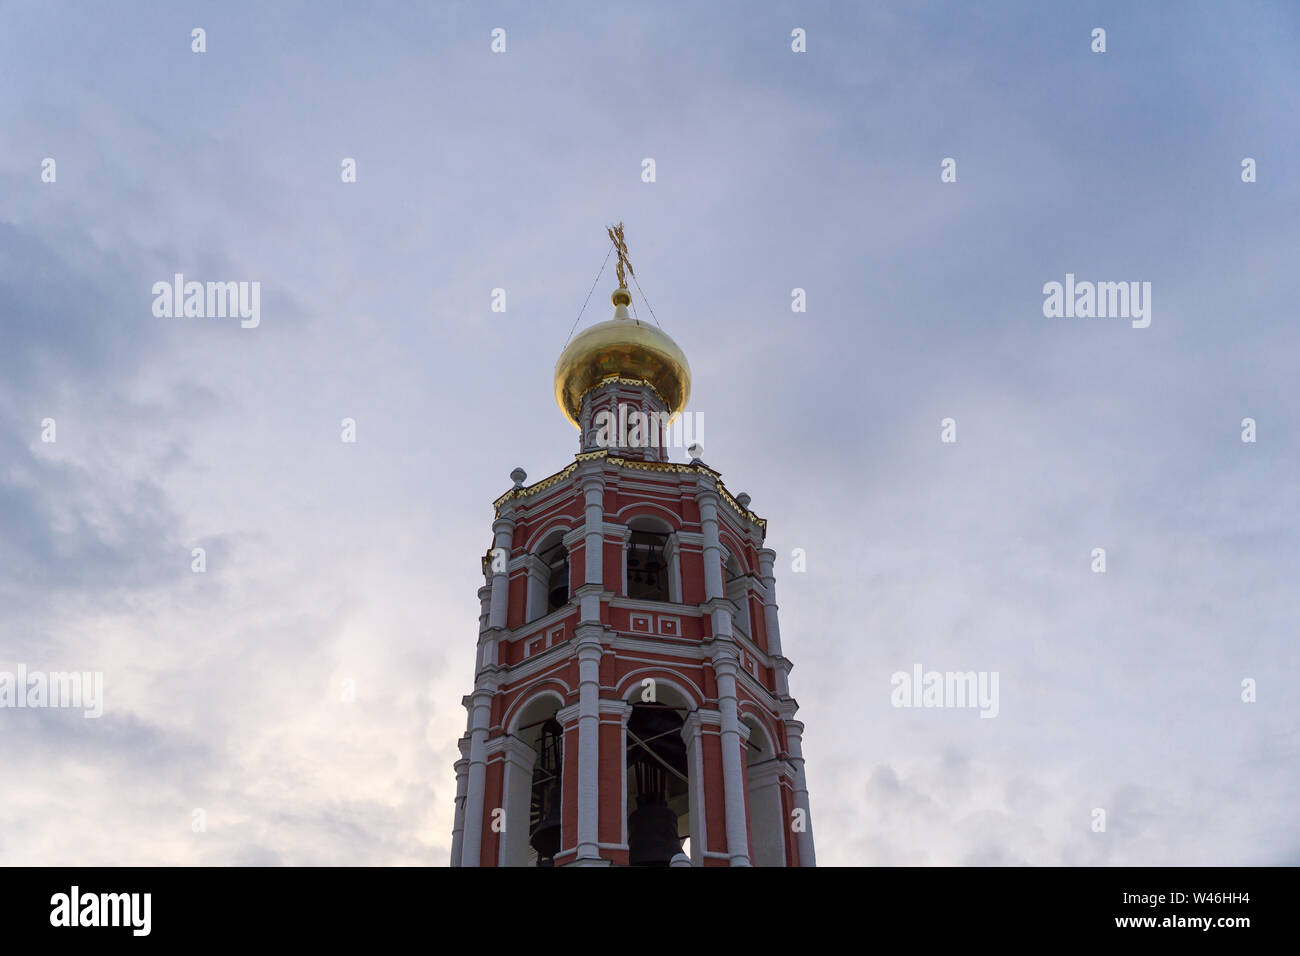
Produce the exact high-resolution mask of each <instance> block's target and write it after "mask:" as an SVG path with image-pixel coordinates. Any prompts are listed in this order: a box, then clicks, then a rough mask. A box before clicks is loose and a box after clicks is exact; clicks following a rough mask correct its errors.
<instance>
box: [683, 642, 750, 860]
mask: <svg viewBox="0 0 1300 956" xmlns="http://www.w3.org/2000/svg"><path fill="white" fill-rule="evenodd" d="M734 654H735V652H734V651H733V650H731V648H729V647H727V648H725V649H723V648H720V649H719V651H718V652H717V653H715V656H714V658H713V672H714V673H715V674H716V675H717V678H718V713H719V714H720V715H721V716H722V786H723V793H724V795H725V798H726V810H727V812H726V821H727V855H728V856H729V857H730V858H731V865H732V866H749V865H750V862H749V836H748V834H747V832H746V828H745V777H744V769H743V768H742V766H741V762H740V756H741V755H740V748H741V746H742V744H743V740H742V737H741V730H740V717H739V714H738V712H737V706H736V674H737V672H738V671H739V670H740V666H739V664H737V663H736V659H735V656H734ZM693 846H694V844H692V847H693Z"/></svg>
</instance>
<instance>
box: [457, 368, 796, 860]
mask: <svg viewBox="0 0 1300 956" xmlns="http://www.w3.org/2000/svg"><path fill="white" fill-rule="evenodd" d="M619 405H624V406H628V407H631V408H635V409H639V410H642V411H649V412H656V411H664V410H665V409H664V403H663V401H662V400H661V399H660V398H659V396H658V394H657V393H656V392H655V390H654V389H653V388H652V387H650V386H649V385H647V384H646V383H644V382H639V381H636V380H634V379H627V378H611V379H609V380H608V381H606V382H604V383H602V384H601V385H599V386H598V387H596V388H593V389H592V390H591V391H590V392H588V393H587V395H586V396H584V397H583V399H582V412H581V421H580V429H581V433H582V438H581V440H580V451H579V453H578V455H577V456H576V457H575V460H574V461H573V463H572V464H570V465H569V466H568V467H567V468H565V469H563V470H562V471H560V472H558V473H557V474H554V475H552V476H550V477H549V478H546V479H545V480H543V481H540V482H538V483H535V484H533V485H527V486H526V485H525V484H524V483H523V482H524V480H525V478H526V475H524V474H523V472H522V471H518V470H517V471H516V472H515V473H514V474H513V476H512V477H514V479H515V486H514V487H513V488H512V489H511V490H510V491H508V492H506V493H505V494H504V495H502V496H501V498H499V499H498V500H497V501H496V502H495V508H496V520H495V521H494V522H493V526H492V530H493V535H494V539H493V546H492V548H491V549H490V550H489V551H488V554H487V555H486V557H485V558H484V562H483V566H484V572H485V579H486V583H485V585H484V587H483V588H481V589H480V591H479V598H480V602H481V613H480V618H479V638H478V657H477V665H476V669H475V670H476V672H475V675H474V690H473V692H472V693H471V694H470V695H469V696H467V697H466V698H465V699H464V703H465V706H466V708H467V710H468V711H469V719H468V726H467V730H466V733H465V735H464V736H463V737H462V738H461V741H460V751H461V759H460V760H459V761H457V762H456V765H455V770H456V814H455V826H454V831H453V838H452V851H451V863H452V865H453V866H510V865H520V866H527V865H535V864H536V861H537V858H538V856H537V853H536V852H535V850H534V849H533V847H532V846H531V845H530V808H532V801H533V799H534V789H535V787H537V786H538V783H537V780H538V779H539V778H538V775H537V767H538V761H539V742H538V741H539V734H540V728H541V727H542V726H543V725H546V726H549V727H552V728H554V727H556V723H558V726H559V727H561V728H562V734H563V736H562V743H563V746H562V749H561V750H560V752H559V753H560V756H559V757H558V758H557V759H558V761H559V772H558V778H559V779H558V781H554V779H553V778H552V782H553V783H556V784H557V786H558V790H557V792H558V794H559V810H558V820H559V825H558V848H557V849H556V851H555V852H554V856H553V862H554V865H557V866H565V865H597V866H599V865H606V866H607V865H628V864H629V814H630V813H631V811H632V810H633V809H634V807H635V805H634V801H633V799H632V791H633V790H638V791H639V789H640V788H639V785H638V784H637V782H636V781H637V779H638V778H637V777H636V776H635V775H633V772H632V769H631V768H630V767H629V760H630V759H631V758H632V757H635V756H636V755H637V752H638V745H639V744H640V745H642V746H641V747H640V750H642V751H648V750H649V749H651V747H652V746H653V745H654V744H653V742H652V741H650V740H648V739H647V740H645V741H643V740H642V738H641V737H639V736H636V734H635V732H629V720H631V721H632V722H633V726H643V725H641V724H638V723H637V722H636V721H637V719H638V718H637V717H635V716H634V708H637V707H638V706H645V705H646V704H647V702H653V706H656V707H658V708H660V709H661V710H666V711H671V714H672V715H674V716H673V717H672V718H671V720H672V721H673V723H672V726H673V727H674V728H677V729H674V730H672V734H674V735H675V734H678V733H679V734H680V737H681V741H680V744H678V743H677V742H676V741H674V742H673V743H674V745H675V746H678V747H679V749H680V746H681V745H682V744H684V758H683V759H682V763H680V764H676V765H674V767H668V763H667V762H665V761H664V760H662V759H660V758H658V757H655V758H653V759H652V760H650V761H649V762H650V764H651V766H656V765H658V764H663V765H664V766H665V767H666V768H668V769H666V770H664V771H663V773H664V774H665V776H666V777H670V783H671V790H670V795H669V797H668V798H667V799H668V801H669V804H670V805H671V807H672V810H671V813H672V814H674V815H676V818H677V825H678V836H679V838H681V839H682V841H683V844H684V850H685V852H686V855H685V856H684V857H677V858H676V859H675V860H674V862H673V863H672V865H677V866H682V865H688V864H687V860H688V859H689V865H693V866H813V865H815V856H814V851H813V835H812V822H811V815H810V811H809V805H808V790H807V785H806V782H805V778H804V761H803V755H802V734H803V725H802V724H801V723H800V722H799V721H798V720H796V719H795V711H796V710H797V704H796V703H795V700H794V698H792V697H791V696H790V692H789V686H788V674H789V671H790V666H791V665H790V662H789V661H788V660H787V659H786V658H785V657H784V656H783V654H782V650H781V632H780V627H779V625H778V623H777V603H776V582H775V578H774V575H773V565H774V563H775V558H776V554H775V553H774V552H773V551H771V550H770V549H768V548H765V547H764V536H765V532H766V523H765V522H764V521H763V520H762V519H760V518H758V517H757V516H756V515H755V514H754V513H753V512H752V511H750V510H749V508H748V504H749V499H748V497H747V496H745V495H740V496H733V495H732V494H730V493H729V492H728V491H727V489H726V488H725V487H724V486H723V484H722V481H721V478H720V475H719V474H718V473H717V472H715V471H713V470H711V469H710V468H708V467H707V466H706V465H704V464H703V463H702V462H701V461H699V460H698V459H695V460H693V461H692V462H691V463H689V464H676V463H672V462H670V461H668V460H667V455H666V453H665V451H664V449H663V447H662V436H660V438H659V440H658V442H657V443H655V444H649V445H645V446H643V447H635V448H629V447H599V446H600V444H601V442H600V441H599V440H598V437H597V431H598V429H597V428H596V427H595V422H597V421H598V420H599V419H597V418H596V416H597V413H598V412H599V411H601V410H606V411H615V410H617V408H618V406H619ZM647 556H648V557H647ZM646 567H653V568H655V569H656V570H655V571H653V572H651V573H647V572H646V571H645V568H646ZM648 581H653V584H647V583H646V582H648ZM551 719H553V720H554V721H555V722H556V723H547V722H548V721H550V720H551ZM678 722H679V723H678ZM660 736H662V735H660ZM661 812H662V811H661ZM533 825H535V821H534V822H533ZM674 849H675V848H674Z"/></svg>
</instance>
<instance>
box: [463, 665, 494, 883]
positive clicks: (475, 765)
mask: <svg viewBox="0 0 1300 956" xmlns="http://www.w3.org/2000/svg"><path fill="white" fill-rule="evenodd" d="M492 693H493V691H492V689H490V688H488V687H478V688H475V690H474V693H473V694H471V695H470V701H471V703H470V707H471V710H470V739H469V782H468V785H467V787H466V792H465V847H464V851H463V852H462V854H461V866H478V865H479V862H480V856H481V854H482V851H483V795H484V792H485V790H486V787H487V739H488V726H489V723H490V721H491V719H492Z"/></svg>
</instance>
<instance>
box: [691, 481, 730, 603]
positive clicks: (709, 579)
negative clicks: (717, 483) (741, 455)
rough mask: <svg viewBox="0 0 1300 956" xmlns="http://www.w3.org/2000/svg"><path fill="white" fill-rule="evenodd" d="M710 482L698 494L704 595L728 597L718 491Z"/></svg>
mask: <svg viewBox="0 0 1300 956" xmlns="http://www.w3.org/2000/svg"><path fill="white" fill-rule="evenodd" d="M711 484H712V483H711V481H710V484H708V485H705V484H701V487H700V491H699V493H698V494H697V495H696V498H697V500H698V501H699V503H700V527H701V529H702V531H703V537H704V597H705V600H708V601H712V600H713V599H714V598H720V597H726V596H727V594H726V590H725V589H724V588H723V585H722V545H721V544H720V543H719V541H718V502H719V500H720V499H719V498H718V493H717V492H716V491H714V490H713V488H712V486H711Z"/></svg>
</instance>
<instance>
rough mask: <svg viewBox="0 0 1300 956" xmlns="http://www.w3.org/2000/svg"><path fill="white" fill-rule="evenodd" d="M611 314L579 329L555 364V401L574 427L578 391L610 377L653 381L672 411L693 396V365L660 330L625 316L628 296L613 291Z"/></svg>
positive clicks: (579, 399)
mask: <svg viewBox="0 0 1300 956" xmlns="http://www.w3.org/2000/svg"><path fill="white" fill-rule="evenodd" d="M610 299H611V300H612V301H613V303H614V307H615V308H614V318H612V319H610V320H609V321H607V322H601V323H599V324H597V325H593V326H591V327H590V328H588V329H584V330H583V331H582V332H580V333H579V334H578V335H577V337H576V338H574V340H573V341H572V342H570V343H569V345H568V347H567V348H565V350H564V351H563V352H561V353H560V358H559V360H558V361H557V362H556V363H555V401H556V403H557V404H558V405H559V406H560V410H561V411H563V412H564V414H565V416H566V417H567V418H568V419H569V421H571V422H573V424H574V426H576V427H581V426H580V425H579V424H578V412H579V410H580V409H581V407H582V396H583V395H585V394H586V393H587V392H588V391H589V390H590V389H592V388H594V387H595V386H597V385H599V384H600V383H601V382H602V381H604V380H605V379H608V378H628V379H637V380H640V381H642V382H645V383H647V384H648V385H650V386H652V387H653V388H654V390H655V391H656V392H658V393H659V396H660V397H661V398H662V399H663V400H664V401H665V402H666V403H667V405H668V409H669V411H670V412H671V413H672V414H673V415H676V414H677V413H678V412H680V411H681V410H682V409H684V408H685V407H686V403H687V401H689V399H690V397H691V366H690V364H689V363H688V362H687V361H686V355H685V353H683V352H682V350H681V349H680V348H678V347H677V343H676V342H674V341H673V340H672V339H670V338H669V337H668V336H667V335H666V334H665V333H664V332H663V331H662V330H661V329H658V328H656V327H654V326H650V325H646V324H645V323H644V322H641V321H640V320H638V319H634V318H632V317H631V316H630V315H628V312H627V307H628V306H629V305H630V304H631V303H632V296H631V295H630V294H629V293H628V291H627V289H619V290H617V291H616V292H615V293H614V294H613V295H612V296H610Z"/></svg>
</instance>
